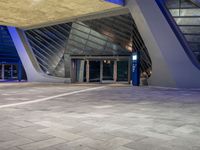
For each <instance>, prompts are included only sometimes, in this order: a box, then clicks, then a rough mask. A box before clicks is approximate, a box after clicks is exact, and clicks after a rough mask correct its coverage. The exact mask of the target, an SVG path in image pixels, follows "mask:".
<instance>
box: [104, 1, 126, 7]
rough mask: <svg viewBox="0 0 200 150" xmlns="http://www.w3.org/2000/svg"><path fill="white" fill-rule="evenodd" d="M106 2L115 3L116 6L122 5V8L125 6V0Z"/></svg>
mask: <svg viewBox="0 0 200 150" xmlns="http://www.w3.org/2000/svg"><path fill="white" fill-rule="evenodd" d="M105 1H106V2H111V3H114V4H118V5H122V6H124V5H125V0H105Z"/></svg>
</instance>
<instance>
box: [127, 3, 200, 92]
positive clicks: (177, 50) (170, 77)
mask: <svg viewBox="0 0 200 150" xmlns="http://www.w3.org/2000/svg"><path fill="white" fill-rule="evenodd" d="M126 7H128V8H129V10H130V12H131V14H132V16H133V18H134V20H135V22H136V24H137V27H138V30H139V32H140V34H141V36H142V38H143V40H144V42H145V45H146V47H147V49H148V51H149V54H150V57H151V59H152V67H153V70H152V76H151V77H150V79H149V81H148V82H149V85H154V86H166V87H180V88H197V87H200V70H199V69H198V68H196V67H195V66H194V65H193V63H192V62H191V60H190V59H189V57H188V55H187V54H186V53H185V51H184V49H183V47H182V45H181V44H180V42H179V40H178V39H177V37H176V36H175V34H174V32H173V30H172V29H171V27H170V25H169V24H168V22H167V20H166V18H165V17H164V15H163V14H162V12H161V10H160V8H159V7H158V5H157V3H156V1H155V0H127V5H126Z"/></svg>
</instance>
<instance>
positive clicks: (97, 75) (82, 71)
mask: <svg viewBox="0 0 200 150" xmlns="http://www.w3.org/2000/svg"><path fill="white" fill-rule="evenodd" d="M72 62H73V65H74V66H75V67H72V70H71V71H72V82H99V83H115V82H128V83H130V70H131V69H130V68H131V65H130V60H129V57H125V58H121V59H120V58H119V57H117V58H112V59H108V58H97V59H95V58H82V59H81V58H79V59H77V58H76V59H75V58H72ZM74 75H75V78H74Z"/></svg>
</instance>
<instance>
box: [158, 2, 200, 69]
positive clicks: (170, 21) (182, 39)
mask: <svg viewBox="0 0 200 150" xmlns="http://www.w3.org/2000/svg"><path fill="white" fill-rule="evenodd" d="M155 1H156V3H157V5H158V6H159V8H160V10H161V11H162V13H163V15H164V16H165V18H166V20H167V22H168V24H169V25H170V26H171V29H172V30H173V32H174V34H175V35H176V37H177V39H178V40H179V42H180V44H181V45H182V47H183V49H184V51H185V53H186V54H187V55H188V57H189V59H190V61H191V62H192V63H193V65H194V66H195V67H196V68H198V69H199V70H200V64H199V62H198V60H197V59H196V57H195V56H194V53H193V52H192V50H191V48H190V47H189V45H188V43H187V40H186V38H185V37H184V36H183V34H182V32H181V30H180V28H179V27H178V26H177V24H176V22H175V21H174V19H173V17H172V15H171V14H170V12H169V10H168V9H167V7H166V3H165V2H166V0H155ZM198 1H199V0H198Z"/></svg>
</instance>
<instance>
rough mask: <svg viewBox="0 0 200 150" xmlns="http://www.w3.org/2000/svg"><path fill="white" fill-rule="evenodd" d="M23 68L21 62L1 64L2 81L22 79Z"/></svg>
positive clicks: (0, 75) (0, 74)
mask: <svg viewBox="0 0 200 150" xmlns="http://www.w3.org/2000/svg"><path fill="white" fill-rule="evenodd" d="M21 75H22V68H21V65H19V64H0V81H1V82H4V81H21V78H22V77H21Z"/></svg>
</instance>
